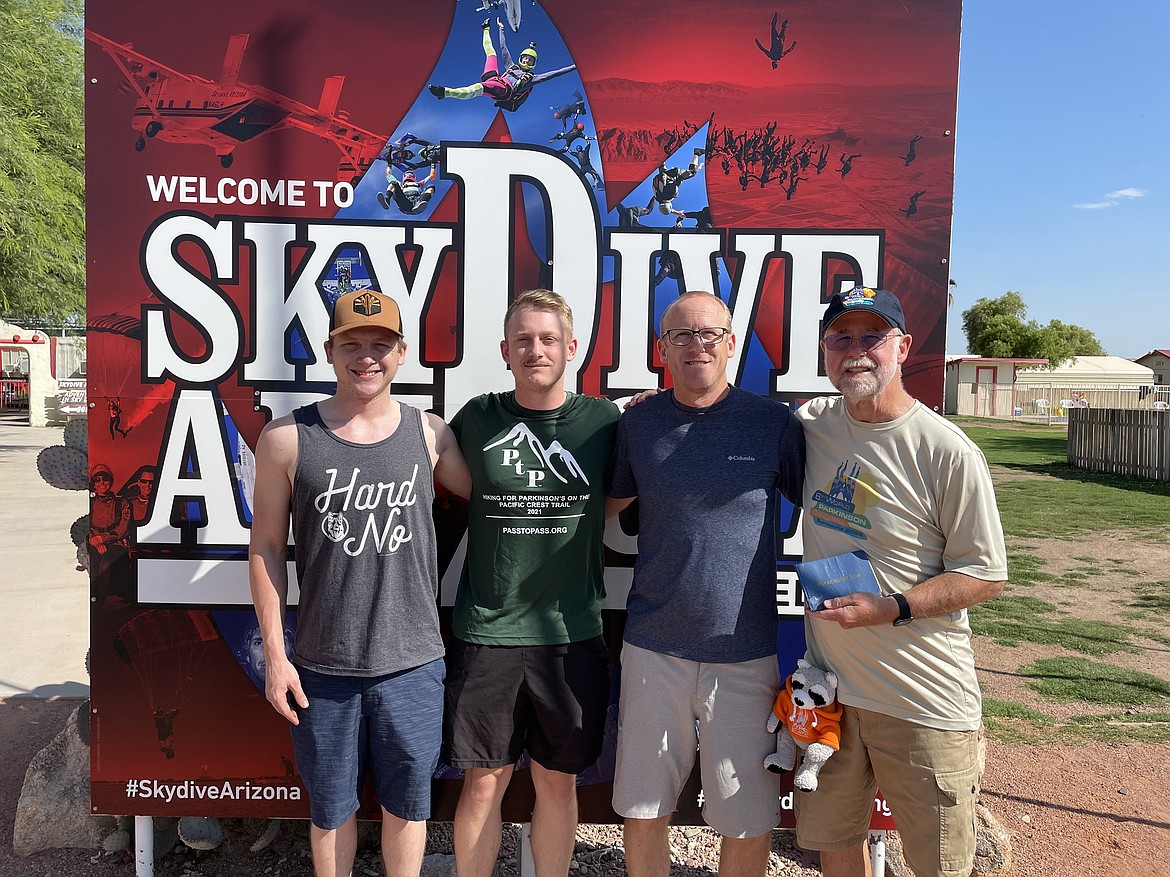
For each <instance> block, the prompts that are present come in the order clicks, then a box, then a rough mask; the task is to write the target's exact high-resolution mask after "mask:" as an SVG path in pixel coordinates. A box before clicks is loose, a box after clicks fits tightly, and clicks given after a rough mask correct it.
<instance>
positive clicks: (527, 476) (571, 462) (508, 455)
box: [483, 423, 589, 490]
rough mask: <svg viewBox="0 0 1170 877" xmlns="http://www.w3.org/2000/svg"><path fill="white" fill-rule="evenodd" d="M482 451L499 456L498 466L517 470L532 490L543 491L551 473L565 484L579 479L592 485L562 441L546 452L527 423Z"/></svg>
mask: <svg viewBox="0 0 1170 877" xmlns="http://www.w3.org/2000/svg"><path fill="white" fill-rule="evenodd" d="M483 450H484V453H485V454H487V453H490V452H493V451H494V452H495V453H496V454H498V455H499V465H500V466H505V467H508V468H511V469H513V470H515V472H516V476H517V477H518V478H521V479H523V481H524V482H525V485H526V486H527V487H528V489H530V490H538V489H540V488H541V487H542V486H543V485H544V482H545V478H546V477H547V476H548V475H549V474H550V473H551V474H552V475H553V476H554V477H555V478H557V479H558V480H559V481H560V482H561V483H562V484H569V483H570V481H569V479H580V480H581V481H583V482H584V483H585V485H586V486H588V485H589V479H588V478H586V477H585V473H584V471H582V469H581V466H580V465H579V464H578V463H577V458H576V457H574V456H573V454H572V452H571V451H569V450H568V449H566V448H565V447H564V446H562V445H561V443H560V442H559V441H554V442H553V443H552V444H551V445H549V446H548V447H547V448H546V447H545V446H544V445H543V444H542V443H541V441H540V439H538V438H537V437H536V436H535V435H534V434H533V432H532V430H530V429H529V428H528V425H527V424H525V423H517V424H516V425H515V426H513V427H512V429H511V430H509V432H508V434H507V435H506V436H504V437H503V438H502V439H499V440H498V441H494V442H492V443H491V444H489V445H487V446H486V447H485V448H484V449H483Z"/></svg>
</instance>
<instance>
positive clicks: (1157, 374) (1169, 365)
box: [1134, 350, 1170, 386]
mask: <svg viewBox="0 0 1170 877" xmlns="http://www.w3.org/2000/svg"><path fill="white" fill-rule="evenodd" d="M1134 362H1136V363H1137V364H1138V365H1144V366H1145V367H1146V368H1148V369H1149V370H1150V371H1152V372H1153V373H1154V383H1155V384H1158V385H1160V386H1170V350H1151V351H1150V352H1149V353H1147V354H1145V355H1144V356H1139V357H1138V358H1137V359H1135V360H1134Z"/></svg>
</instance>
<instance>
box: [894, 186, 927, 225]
mask: <svg viewBox="0 0 1170 877" xmlns="http://www.w3.org/2000/svg"><path fill="white" fill-rule="evenodd" d="M925 194H926V190H925V189H921V190H920V191H917V192H915V193H914V194H913V195H911V196H910V203H909V204H907V205H906V206H905V207H903V208H902V209H900V210H899V211H898V212H899V213H901V214H902V215H903V216H905V217H906V218H907V219H909V218H910V217H911V216H913V215H914V214H915V213H917V212H918V199H919V198H921V197H922V196H923V195H925Z"/></svg>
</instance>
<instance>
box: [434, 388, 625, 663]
mask: <svg viewBox="0 0 1170 877" xmlns="http://www.w3.org/2000/svg"><path fill="white" fill-rule="evenodd" d="M619 414H620V411H619V410H618V408H617V406H616V405H614V404H613V403H612V402H609V401H607V400H605V399H597V398H594V397H592V396H581V395H577V394H575V393H570V394H569V396H568V398H567V399H566V400H565V404H564V405H562V406H561V407H560V408H557V409H555V410H553V411H532V410H529V409H527V408H522V407H520V406H519V405H517V404H516V397H515V393H488V394H485V395H483V396H479V397H477V398H475V399H472V400H471V401H470V402H468V403H467V404H466V405H464V406H463V408H462V409H461V410H460V411H459V413H458V414H456V415H455V417H454V419H453V420H452V421H451V428H452V429H453V430H454V431H455V434H456V435H457V436H458V437H459V444H460V446H461V447H462V448H463V456H465V457H466V458H467V465H468V467H469V468H470V469H471V480H472V491H471V509H470V516H469V522H468V530H469V532H468V540H467V561H466V562H465V563H464V565H463V573H462V575H461V576H460V579H459V591H458V594H457V595H456V597H455V611H454V616H453V620H452V630H453V631H454V634H455V636H457V637H459V638H460V639H462V640H466V641H468V642H473V643H481V644H484V645H502V646H517V645H549V644H553V643H568V642H580V641H581V640H586V639H590V638H591V637H595V636H598V635H600V633H601V603H602V599H603V598H604V597H605V585H604V582H603V575H604V572H605V549H604V542H603V531H604V528H605V482H606V474H607V473H606V470H607V467H608V465H609V457H610V451H611V450H612V448H613V441H614V434H615V431H616V428H617V420H618V415H619Z"/></svg>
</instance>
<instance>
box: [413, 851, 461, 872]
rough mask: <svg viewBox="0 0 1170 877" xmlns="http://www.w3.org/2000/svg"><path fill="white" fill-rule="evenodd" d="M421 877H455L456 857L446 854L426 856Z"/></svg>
mask: <svg viewBox="0 0 1170 877" xmlns="http://www.w3.org/2000/svg"><path fill="white" fill-rule="evenodd" d="M419 877H455V857H454V856H449V855H447V854H446V853H431V854H430V855H429V856H424V857H423V861H422V870H421V871H420V872H419Z"/></svg>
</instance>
